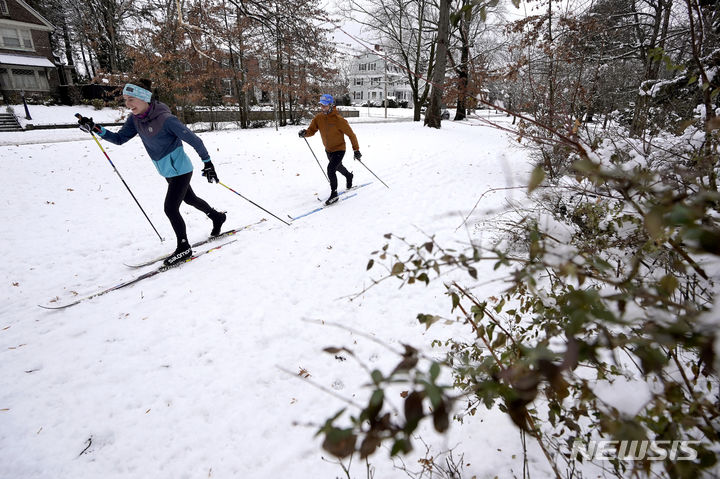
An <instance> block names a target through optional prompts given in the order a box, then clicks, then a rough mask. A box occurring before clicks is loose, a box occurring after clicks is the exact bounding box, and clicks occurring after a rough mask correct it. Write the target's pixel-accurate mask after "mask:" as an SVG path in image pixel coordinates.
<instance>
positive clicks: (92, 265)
mask: <svg viewBox="0 0 720 479" xmlns="http://www.w3.org/2000/svg"><path fill="white" fill-rule="evenodd" d="M43 108H45V107H43ZM32 110H33V114H37V116H38V117H40V116H45V120H41V121H48V122H55V121H58V120H59V119H61V118H62V119H63V120H69V121H63V122H64V123H70V122H72V115H73V114H74V113H75V112H76V111H79V112H80V113H82V114H84V115H85V114H86V112H87V113H90V114H91V115H92V116H94V117H95V119H96V121H98V122H101V121H108V119H113V118H114V117H115V115H117V114H118V113H119V112H118V111H102V112H90V111H87V110H84V109H80V108H78V107H73V108H72V109H70V110H68V109H65V108H62V107H54V108H48V110H43V109H41V108H40V107H34V106H33V107H32ZM362 110H367V109H361V111H362ZM377 110H381V109H377ZM16 111H17V109H16ZM41 111H47V115H41V114H40V112H41ZM407 112H408V113H409V115H411V114H412V111H411V110H407ZM371 113H372V114H373V116H370V117H368V116H365V117H364V118H362V117H361V118H360V119H357V120H355V122H354V123H353V124H354V126H353V128H354V130H355V133H356V134H357V136H358V140H359V142H360V145H361V151H362V153H363V161H364V163H365V164H366V165H367V167H369V168H371V169H372V170H373V171H374V172H375V173H376V174H377V175H378V176H380V178H382V179H383V181H385V182H386V183H387V184H388V185H389V186H390V189H387V188H385V187H383V186H382V184H381V183H380V182H379V181H377V180H376V179H375V178H374V177H373V176H372V175H371V174H370V172H369V171H367V170H366V169H365V168H363V167H362V166H361V165H360V164H359V163H357V162H354V161H353V160H352V158H351V157H350V155H347V156H346V158H345V161H344V163H345V165H346V166H347V167H348V168H349V169H351V170H353V171H354V172H355V181H356V182H357V183H361V182H362V183H364V182H368V181H372V182H373V183H372V184H371V185H370V186H367V187H365V188H362V189H361V190H358V194H357V196H356V197H353V198H350V199H348V200H347V201H343V202H341V203H339V204H338V205H336V206H333V207H331V208H327V209H325V210H323V211H321V212H319V213H316V214H313V215H310V216H307V217H305V218H303V219H301V220H298V221H296V222H293V223H292V224H291V226H286V225H284V224H282V223H281V222H279V221H277V220H276V219H274V218H272V217H271V216H269V215H267V214H266V213H264V212H263V211H261V210H260V209H258V208H256V207H254V206H253V205H252V204H250V203H249V202H246V201H244V200H243V199H242V198H240V197H239V196H237V195H235V194H233V193H232V192H230V191H228V190H227V189H225V188H223V187H222V186H220V185H216V184H208V183H207V182H206V181H205V180H204V178H202V177H201V176H200V173H199V171H198V169H199V168H196V170H195V177H194V178H193V182H192V187H193V189H194V190H195V192H196V193H197V194H198V195H199V196H201V197H202V198H205V199H206V200H207V201H208V202H209V203H210V204H211V205H212V206H214V207H216V208H218V209H221V210H225V211H227V212H228V218H229V219H228V223H227V225H228V227H230V226H240V225H245V224H249V223H253V222H255V221H258V220H259V219H261V218H267V221H265V222H263V223H261V224H260V225H258V226H256V227H254V228H253V229H251V230H248V231H243V232H241V233H239V234H238V235H236V236H235V237H234V238H235V239H237V241H236V242H235V243H232V244H230V245H228V246H227V247H225V248H222V249H221V250H218V251H215V252H213V253H211V254H208V255H206V256H203V257H202V258H199V259H198V260H196V261H194V262H191V263H188V264H187V265H184V266H182V267H181V268H178V269H174V270H171V271H168V272H166V273H163V274H161V275H158V276H156V277H153V278H151V279H148V280H146V281H143V282H141V283H138V284H136V285H134V286H130V287H127V288H125V289H121V290H117V291H114V292H111V293H109V294H107V295H104V296H101V297H98V298H95V299H93V300H90V301H87V302H84V303H81V304H79V305H77V306H74V307H72V308H69V309H66V310H61V311H46V310H43V309H41V308H38V306H37V305H39V304H48V302H49V301H51V300H52V299H53V298H56V297H57V298H59V300H60V302H61V303H64V302H66V301H72V300H73V299H74V298H75V293H77V294H79V295H81V296H84V295H88V294H92V293H94V292H96V291H98V290H100V289H104V288H107V287H109V286H112V285H114V284H116V283H118V282H120V281H123V280H127V279H129V278H132V277H134V276H135V275H137V274H140V273H141V272H144V271H147V270H148V268H146V269H141V270H130V269H128V268H127V267H125V266H124V265H123V262H129V261H132V260H137V259H146V258H150V257H153V256H156V255H159V254H163V253H170V252H171V251H172V249H173V248H174V239H173V234H172V230H171V228H170V225H169V223H168V221H167V220H166V218H165V216H164V214H163V211H162V201H163V197H164V193H165V181H164V180H163V179H162V178H161V177H159V176H158V175H157V174H156V172H155V169H154V168H153V167H152V166H151V164H150V160H149V159H148V157H147V154H146V153H145V151H144V149H143V146H142V143H141V141H140V140H139V139H134V140H132V141H130V142H129V143H127V144H125V145H123V146H115V145H112V144H109V143H107V142H102V145H103V147H104V148H105V150H106V151H107V153H108V155H109V156H110V158H111V159H112V161H113V162H114V164H115V166H116V167H117V169H118V171H119V173H120V174H121V175H122V177H123V178H124V180H125V181H126V182H127V184H128V185H130V187H131V188H132V189H133V192H134V194H135V196H136V197H137V199H138V201H139V202H140V203H141V204H142V205H143V207H144V209H145V211H146V212H147V213H148V215H149V217H150V219H151V220H152V222H153V223H154V225H155V226H156V227H157V228H158V230H159V231H160V233H161V234H162V235H163V236H164V237H165V238H166V241H165V242H164V243H162V244H161V243H160V241H159V240H158V238H157V236H156V235H155V233H154V232H153V231H152V229H151V227H150V225H149V224H148V223H147V221H146V220H145V218H144V217H143V216H142V213H141V212H140V211H139V210H138V208H137V206H136V205H135V203H134V202H133V200H132V198H131V197H130V195H129V194H128V192H127V190H126V189H125V187H124V186H123V184H122V182H121V181H120V179H119V178H118V177H117V175H116V174H115V173H114V172H113V170H112V168H111V167H110V165H109V164H108V162H107V160H106V159H105V157H104V155H103V154H102V153H101V151H100V149H99V148H98V147H97V145H96V144H95V142H94V141H92V140H91V139H89V138H88V136H87V135H86V134H84V133H83V132H81V131H79V130H77V129H65V130H42V131H32V132H19V133H0V145H3V146H0V162H2V164H3V166H4V176H5V178H4V185H5V186H4V195H3V198H5V199H4V200H2V208H1V209H0V220H1V221H2V223H3V225H5V226H4V228H3V229H2V230H1V231H0V242H1V244H3V245H4V247H5V251H6V256H5V261H4V265H3V269H2V284H1V285H0V295H1V297H2V302H1V303H0V375H1V376H2V377H3V387H2V388H0V477H2V478H6V477H7V478H15V479H17V478H53V479H55V478H79V477H104V478H137V477H168V478H186V477H187V478H197V477H213V478H227V477H253V478H262V477H293V478H297V479H303V478H318V477H327V478H332V477H336V476H340V475H342V471H341V469H340V468H339V466H338V465H337V464H335V463H334V462H333V460H331V459H328V458H327V454H325V453H323V452H322V451H321V449H320V443H321V438H319V437H315V436H314V434H315V432H316V431H317V429H318V427H319V425H321V424H322V423H323V422H324V421H325V420H326V419H327V418H328V417H330V416H331V415H333V414H334V413H335V412H336V411H338V410H339V409H341V408H342V407H345V406H346V404H345V403H343V402H342V401H340V400H339V399H338V398H336V397H335V396H334V395H331V394H328V392H326V391H323V390H321V389H320V388H318V387H314V386H313V385H312V384H311V382H312V383H314V384H316V385H318V386H320V387H322V388H325V389H326V390H328V391H332V392H334V393H336V394H339V395H341V396H344V397H346V398H348V399H351V400H353V401H355V402H358V403H361V404H362V403H363V401H366V400H367V397H368V396H369V391H368V390H367V389H366V388H364V387H363V386H364V385H366V384H367V382H368V377H367V375H366V373H365V372H364V371H363V369H362V367H361V366H360V365H359V364H357V363H356V362H354V361H353V359H352V358H346V359H347V360H342V358H340V359H336V358H335V357H333V356H332V355H328V354H325V353H323V352H322V349H323V348H325V347H327V346H346V347H348V348H350V349H352V350H354V351H355V353H356V355H357V357H358V358H359V360H360V361H361V362H362V363H363V364H364V365H366V366H367V367H369V368H371V369H374V368H378V369H380V370H381V371H384V372H385V373H388V372H389V371H390V370H392V368H393V367H394V366H395V364H396V363H397V362H398V357H397V356H393V355H392V354H391V353H389V352H388V350H387V349H386V347H384V346H383V345H382V344H380V343H378V342H375V341H373V340H372V339H376V340H378V341H379V342H381V343H384V344H386V345H387V346H389V347H391V348H394V349H400V344H401V343H407V344H412V345H415V346H417V347H421V348H422V349H423V350H425V352H426V354H428V355H430V356H434V357H442V355H443V350H442V349H438V348H434V349H431V348H430V343H431V342H432V341H433V339H445V338H447V337H448V336H450V335H451V334H461V333H467V331H465V330H464V329H463V328H462V327H461V326H456V327H455V326H443V327H442V328H440V327H433V328H430V329H429V330H428V331H425V328H424V327H423V326H421V325H420V324H418V322H417V320H416V315H417V314H418V313H421V312H422V313H429V314H439V315H445V316H446V317H447V316H448V315H449V314H450V313H449V306H450V302H449V300H448V298H447V297H446V295H445V294H444V292H445V291H444V288H443V286H442V281H435V282H433V283H431V285H430V286H429V287H425V286H418V285H413V286H406V287H404V288H403V289H398V286H399V284H398V283H397V282H392V281H388V282H385V283H381V284H380V285H377V286H375V287H372V288H369V289H368V290H367V291H365V292H363V290H364V289H365V288H366V287H368V286H370V285H371V283H372V280H373V279H378V278H380V277H381V276H382V274H381V268H378V267H376V268H374V269H372V270H370V271H366V265H367V262H368V259H369V258H370V256H371V252H372V251H374V250H378V249H380V248H382V246H383V245H384V244H385V243H386V242H387V240H386V239H385V238H384V237H383V235H384V234H386V233H391V232H392V233H394V234H396V235H398V236H402V237H404V238H406V240H407V241H408V242H411V243H413V242H414V243H419V242H424V241H426V240H427V235H435V237H436V239H437V241H438V242H439V243H441V244H443V245H446V246H448V247H457V246H458V244H467V242H468V240H469V239H472V238H469V237H468V236H469V235H475V234H477V235H479V234H480V233H471V232H472V231H474V229H473V228H472V225H473V224H474V222H477V221H479V220H480V219H482V217H483V215H485V214H486V213H487V212H488V211H498V210H501V209H502V208H503V205H504V204H505V202H506V196H505V195H506V193H505V192H496V193H495V194H493V195H489V196H487V197H486V199H484V200H483V202H482V203H481V204H480V205H479V206H478V208H477V209H476V210H475V212H474V213H473V216H472V217H471V219H470V224H469V226H470V227H469V228H458V226H459V225H460V224H461V223H462V220H463V218H464V217H465V215H466V214H467V212H468V211H469V210H470V208H472V206H473V205H474V204H475V202H476V201H477V199H478V197H479V196H480V195H481V194H482V193H483V192H484V191H486V190H488V189H489V188H497V187H506V186H513V185H519V184H524V183H525V182H526V179H527V177H528V173H529V170H530V167H529V165H528V164H527V160H526V158H525V156H524V154H523V153H522V152H521V151H518V150H514V149H513V148H514V147H512V146H511V142H510V141H508V139H506V138H505V136H503V134H502V133H500V132H498V131H496V130H493V129H490V128H486V127H483V126H481V125H479V124H477V123H473V122H458V123H454V122H449V121H445V122H443V127H442V129H440V130H430V129H428V128H424V127H423V126H422V125H421V123H414V122H410V121H401V122H397V121H396V122H377V118H378V117H379V116H380V111H376V110H373V111H372V112H371ZM375 114H377V115H375ZM498 120H500V121H502V119H496V121H498ZM115 128H117V127H115ZM299 128H300V127H287V128H281V129H279V130H278V131H276V130H275V129H274V128H263V129H254V130H224V131H216V132H205V133H200V136H201V138H202V139H203V141H204V142H205V145H206V146H207V148H208V150H209V151H210V152H211V155H212V158H213V163H214V164H215V166H216V169H217V172H218V175H219V177H220V180H221V181H222V182H223V183H225V184H227V185H228V186H229V187H231V188H233V189H235V190H236V191H238V192H240V193H242V194H243V195H244V196H245V197H246V198H248V199H250V200H252V201H254V202H256V203H258V204H260V205H261V206H263V207H264V208H266V209H268V210H269V211H271V212H273V213H274V214H276V215H278V216H280V217H282V218H284V219H287V216H288V215H291V216H296V215H299V214H301V213H304V212H306V211H308V210H310V209H313V208H315V207H317V206H318V205H319V203H318V201H317V198H320V199H324V198H325V197H326V196H327V194H328V192H329V191H328V190H329V188H328V186H327V184H326V182H325V179H324V177H323V175H322V173H321V172H320V171H319V168H318V165H317V163H316V162H315V160H314V158H313V157H312V155H311V152H310V151H308V148H307V145H306V144H305V142H304V141H302V140H300V139H298V137H297V131H298V130H299ZM309 143H310V145H311V147H312V149H313V150H314V152H315V154H316V155H317V156H318V158H319V159H320V160H321V162H322V163H323V165H325V164H326V161H325V158H324V155H322V152H323V150H322V145H321V143H320V140H319V137H317V136H316V137H313V138H310V139H309ZM186 150H187V151H188V154H189V155H190V156H191V158H192V159H193V161H194V162H195V164H196V165H197V166H198V167H199V159H198V158H197V156H196V154H195V153H194V151H193V150H192V149H191V148H189V147H186ZM339 180H340V184H341V185H342V184H343V183H344V179H343V178H342V177H340V178H339ZM513 194H514V195H516V196H517V195H518V193H517V192H515V193H513V192H512V190H508V191H507V195H508V196H509V195H513ZM182 211H183V214H184V217H185V220H186V222H187V225H188V232H189V236H190V239H191V240H199V239H201V238H204V237H205V236H206V235H207V234H208V232H209V231H210V227H211V225H210V222H209V220H208V219H207V218H205V217H204V216H203V215H202V214H201V213H199V212H198V211H196V210H194V209H192V208H190V207H183V209H182ZM398 248H400V246H399V245H398V244H395V243H394V244H393V246H392V248H391V250H392V249H394V250H395V251H394V252H396V253H398V254H399V255H401V256H404V255H405V253H406V251H405V250H404V249H398ZM481 267H486V270H481V271H480V277H482V278H483V279H484V281H485V282H484V284H485V286H483V288H484V289H483V290H482V291H478V290H476V291H475V292H476V294H479V295H483V294H485V293H486V294H487V295H490V294H492V293H494V292H496V291H498V290H499V289H500V288H501V287H502V285H500V284H493V283H488V282H487V280H488V279H490V278H492V277H493V274H496V273H493V271H492V264H488V265H484V266H481ZM481 293H482V294H481ZM351 297H355V299H354V300H352V301H351V300H350V298H351ZM301 370H302V371H307V373H309V375H310V376H309V377H308V378H307V379H306V380H303V379H302V378H300V377H299V376H298V375H297V373H298V372H300V371H301ZM388 400H389V401H392V402H393V403H394V404H395V405H396V406H398V407H400V409H402V408H401V404H402V403H401V398H400V397H399V396H398V397H394V398H393V397H391V398H389V399H388ZM354 412H355V413H356V412H357V411H354ZM489 431H490V432H491V433H489V434H488V432H489ZM419 432H420V434H421V435H422V437H423V440H425V441H426V442H427V443H428V444H429V445H432V447H433V448H434V449H433V451H434V453H437V452H438V451H442V450H447V449H449V448H455V455H456V456H459V455H460V454H461V453H464V454H465V458H466V461H465V462H466V463H468V465H467V466H466V467H465V469H464V470H465V472H466V473H467V477H472V476H474V475H476V476H477V477H493V476H495V475H497V474H501V475H502V476H508V475H512V474H513V471H514V472H515V473H516V474H517V473H518V471H520V469H521V468H522V457H523V454H522V445H521V442H520V440H519V432H518V430H517V429H516V428H515V427H514V426H513V425H512V424H511V422H510V420H509V419H508V418H507V417H506V416H505V415H503V414H502V413H501V412H499V411H498V410H491V411H488V410H485V409H483V408H480V409H479V410H478V413H477V414H476V415H475V416H474V417H470V418H466V420H465V424H463V425H459V424H458V423H453V424H452V426H451V431H450V434H449V435H448V437H447V438H446V439H443V438H440V437H438V436H436V435H435V434H434V433H433V432H432V428H431V425H425V426H423V427H422V428H421V430H420V431H419ZM528 447H529V451H530V461H531V466H532V467H533V470H534V471H536V472H537V474H539V475H540V476H542V475H543V474H544V473H546V472H547V471H549V469H548V467H547V463H546V462H545V460H544V459H543V458H542V454H541V453H540V452H539V451H538V450H537V447H536V445H534V444H533V443H531V442H529V443H528ZM424 453H425V451H424V448H423V446H422V444H421V443H420V442H419V441H418V442H416V451H415V452H414V453H413V455H412V456H411V457H408V458H405V462H406V463H407V464H409V465H414V464H417V459H418V458H419V457H422V456H423V455H424ZM387 457H388V451H380V452H379V453H378V456H377V458H373V459H372V460H371V463H372V464H373V466H374V467H376V468H377V469H376V475H375V477H404V475H405V474H404V473H403V472H401V471H398V470H396V469H393V467H392V464H391V463H390V462H389V461H388V460H387ZM353 471H354V472H353V477H356V476H357V477H365V474H364V465H363V464H361V463H360V462H359V461H356V464H354V468H353ZM548 474H549V472H548Z"/></svg>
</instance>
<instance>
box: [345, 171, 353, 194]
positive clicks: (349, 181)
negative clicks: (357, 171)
mask: <svg viewBox="0 0 720 479" xmlns="http://www.w3.org/2000/svg"><path fill="white" fill-rule="evenodd" d="M354 176H355V175H353V174H352V173H350V174H348V175H347V176H346V177H345V188H347V189H348V190H349V189H350V188H352V180H353V177H354Z"/></svg>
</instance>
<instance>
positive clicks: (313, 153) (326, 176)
mask: <svg viewBox="0 0 720 479" xmlns="http://www.w3.org/2000/svg"><path fill="white" fill-rule="evenodd" d="M303 140H305V144H306V145H307V146H308V148H310V153H312V156H315V152H314V151H313V149H312V147H311V146H310V143H308V141H307V138H305V137H304V136H303ZM315 161H316V162H317V164H318V166H319V167H320V170H322V172H323V175H325V179H326V180H327V181H328V183H330V178H328V175H327V173H325V170H323V167H322V165H321V164H320V160H318V158H317V156H315Z"/></svg>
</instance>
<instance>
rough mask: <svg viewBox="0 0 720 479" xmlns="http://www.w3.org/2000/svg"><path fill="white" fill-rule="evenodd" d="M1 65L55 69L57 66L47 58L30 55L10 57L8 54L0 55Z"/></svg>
mask: <svg viewBox="0 0 720 479" xmlns="http://www.w3.org/2000/svg"><path fill="white" fill-rule="evenodd" d="M0 64H5V65H23V66H28V67H50V68H55V64H54V63H53V62H51V61H50V60H48V59H47V58H45V57H39V56H29V55H8V54H6V53H0Z"/></svg>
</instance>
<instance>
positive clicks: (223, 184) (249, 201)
mask: <svg viewBox="0 0 720 479" xmlns="http://www.w3.org/2000/svg"><path fill="white" fill-rule="evenodd" d="M218 184H220V185H222V186H224V187H225V188H227V189H228V190H230V191H232V192H233V193H235V194H236V195H238V196H239V197H240V198H242V199H244V200H245V201H247V202H248V203H252V204H253V205H255V206H257V207H258V208H260V209H261V210H263V211H264V212H265V213H267V214H269V215H270V216H272V217H274V218H275V219H277V220H280V221H282V222H283V223H285V224H286V225H288V226H290V223H288V222H287V221H284V220H282V219H280V218H278V217H277V216H275V215H274V214H272V213H270V212H269V211H268V210H266V209H265V208H263V207H262V206H260V205H259V204H257V203H255V202H254V201H251V200H249V199H247V198H245V197H244V196H243V195H241V194H240V193H238V192H237V191H235V190H233V189H232V188H230V187H229V186H228V185H226V184H225V183H223V182H221V181H218Z"/></svg>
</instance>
